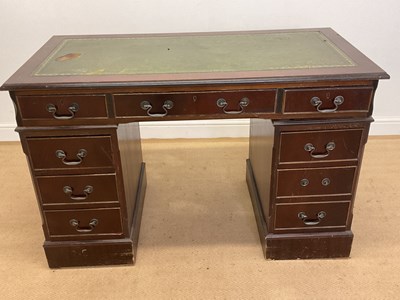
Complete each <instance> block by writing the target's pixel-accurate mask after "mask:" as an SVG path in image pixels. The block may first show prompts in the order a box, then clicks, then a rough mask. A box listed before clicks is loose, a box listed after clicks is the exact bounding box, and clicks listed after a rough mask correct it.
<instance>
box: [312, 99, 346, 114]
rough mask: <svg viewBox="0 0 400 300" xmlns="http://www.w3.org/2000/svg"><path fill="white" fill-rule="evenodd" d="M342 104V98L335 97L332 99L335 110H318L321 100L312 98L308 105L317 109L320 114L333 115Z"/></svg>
mask: <svg viewBox="0 0 400 300" xmlns="http://www.w3.org/2000/svg"><path fill="white" fill-rule="evenodd" d="M343 102H344V97H343V96H336V97H335V99H333V104H334V105H335V108H329V109H320V107H321V105H322V100H321V99H320V98H318V97H312V98H311V100H310V103H311V105H312V106H315V107H317V111H319V112H320V113H333V112H335V111H337V109H338V108H339V106H340V105H342V104H343Z"/></svg>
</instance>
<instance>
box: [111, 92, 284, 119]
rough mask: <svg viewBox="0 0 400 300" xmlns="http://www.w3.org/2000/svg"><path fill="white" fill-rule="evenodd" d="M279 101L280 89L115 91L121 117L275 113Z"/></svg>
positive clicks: (117, 114) (116, 108) (115, 103)
mask: <svg viewBox="0 0 400 300" xmlns="http://www.w3.org/2000/svg"><path fill="white" fill-rule="evenodd" d="M217 102H218V103H217ZM275 103H276V90H246V91H244V90H241V91H227V92H198V93H170V94H166V93H164V94H117V95H114V105H115V114H116V116H117V117H149V118H151V117H153V118H157V117H158V118H160V117H165V116H184V115H196V114H197V115H199V114H205V115H207V114H210V115H221V114H222V115H237V116H241V115H247V116H249V115H251V114H257V113H273V112H274V111H275ZM149 114H150V115H151V116H149Z"/></svg>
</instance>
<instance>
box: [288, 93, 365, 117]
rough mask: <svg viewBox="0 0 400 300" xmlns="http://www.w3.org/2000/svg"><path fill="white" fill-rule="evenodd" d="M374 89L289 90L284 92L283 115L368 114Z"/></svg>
mask: <svg viewBox="0 0 400 300" xmlns="http://www.w3.org/2000/svg"><path fill="white" fill-rule="evenodd" d="M372 95H373V88H372V87H357V88H323V89H311V88H310V89H288V90H285V91H284V97H283V107H282V112H283V113H291V114H293V113H310V114H325V113H336V114H340V113H344V112H359V113H363V114H367V113H368V111H369V108H370V104H371V101H372Z"/></svg>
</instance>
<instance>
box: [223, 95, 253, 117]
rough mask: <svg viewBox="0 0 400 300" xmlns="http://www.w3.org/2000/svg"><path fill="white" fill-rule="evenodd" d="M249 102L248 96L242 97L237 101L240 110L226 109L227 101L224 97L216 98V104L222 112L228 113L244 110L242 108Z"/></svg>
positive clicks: (237, 112) (239, 112)
mask: <svg viewBox="0 0 400 300" xmlns="http://www.w3.org/2000/svg"><path fill="white" fill-rule="evenodd" d="M249 103H250V100H249V98H246V97H244V98H242V99H241V100H240V102H239V106H240V110H226V107H227V106H228V102H227V101H226V100H225V99H224V98H219V99H218V100H217V106H218V107H221V108H222V110H223V112H224V113H225V114H228V115H236V114H241V113H242V112H243V111H244V108H245V107H246V106H248V105H249Z"/></svg>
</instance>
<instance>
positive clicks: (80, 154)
mask: <svg viewBox="0 0 400 300" xmlns="http://www.w3.org/2000/svg"><path fill="white" fill-rule="evenodd" d="M86 155H87V151H86V150H85V149H80V150H79V151H78V153H77V154H76V157H77V158H78V160H66V158H67V155H66V154H65V152H64V151H63V150H57V151H56V156H57V158H59V159H61V160H62V162H63V164H64V165H67V166H76V165H79V164H81V163H82V161H83V158H84V157H86Z"/></svg>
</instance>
